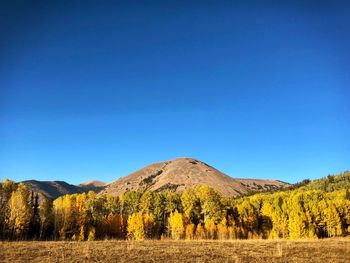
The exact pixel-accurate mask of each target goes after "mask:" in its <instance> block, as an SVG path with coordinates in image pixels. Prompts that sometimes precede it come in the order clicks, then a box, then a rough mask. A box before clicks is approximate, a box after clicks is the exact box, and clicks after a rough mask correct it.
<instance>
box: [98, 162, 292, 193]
mask: <svg viewBox="0 0 350 263" xmlns="http://www.w3.org/2000/svg"><path fill="white" fill-rule="evenodd" d="M200 185H208V186H210V187H212V188H214V189H217V190H218V191H220V192H221V193H222V194H223V195H225V196H238V195H242V194H247V193H252V192H259V191H266V190H275V189H279V188H283V187H286V186H288V185H289V184H287V183H284V182H281V181H277V180H262V179H238V178H232V177H230V176H228V175H226V174H224V173H222V172H220V171H219V170H217V169H215V168H214V167H212V166H210V165H208V164H206V163H204V162H201V161H198V160H195V159H192V158H177V159H174V160H170V161H166V162H159V163H154V164H151V165H148V166H146V167H144V168H142V169H140V170H138V171H136V172H134V173H132V174H130V175H128V176H126V177H123V178H120V179H118V180H116V181H115V182H113V183H110V184H108V185H107V186H106V188H105V189H104V190H102V191H101V192H100V193H101V194H110V195H113V196H118V195H121V194H123V193H125V192H126V191H130V190H135V191H136V190H138V191H144V190H153V191H162V190H172V191H176V192H181V191H183V190H185V189H187V188H192V187H196V186H200Z"/></svg>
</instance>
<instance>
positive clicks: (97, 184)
mask: <svg viewBox="0 0 350 263" xmlns="http://www.w3.org/2000/svg"><path fill="white" fill-rule="evenodd" d="M105 185H106V183H105V182H101V181H97V180H91V181H87V182H84V183H81V184H79V185H78V186H79V187H80V188H82V189H84V190H85V191H95V192H99V191H101V190H102V189H103V188H104V187H105Z"/></svg>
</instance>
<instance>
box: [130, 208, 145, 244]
mask: <svg viewBox="0 0 350 263" xmlns="http://www.w3.org/2000/svg"><path fill="white" fill-rule="evenodd" d="M128 238H129V239H135V240H143V239H145V229H144V223H143V216H142V213H141V212H138V213H133V214H131V215H130V216H129V218H128Z"/></svg>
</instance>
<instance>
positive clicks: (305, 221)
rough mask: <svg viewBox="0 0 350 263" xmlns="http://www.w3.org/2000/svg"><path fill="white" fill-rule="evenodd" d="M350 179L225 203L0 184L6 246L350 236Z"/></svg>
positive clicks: (196, 195) (199, 195) (205, 192)
mask: <svg viewBox="0 0 350 263" xmlns="http://www.w3.org/2000/svg"><path fill="white" fill-rule="evenodd" d="M349 188H350V173H349V172H345V173H342V174H339V175H335V176H328V177H326V178H323V179H319V180H315V181H312V182H309V181H307V182H304V183H303V184H300V185H299V186H297V187H296V186H295V187H294V189H293V188H291V189H287V190H281V191H277V192H272V193H259V194H254V195H251V196H245V197H239V198H234V197H223V196H222V195H221V194H220V193H219V192H217V191H216V190H214V189H212V188H210V187H208V186H200V187H196V188H191V189H187V190H185V191H184V192H183V193H181V194H179V193H175V192H170V191H165V192H151V191H145V192H142V193H141V192H135V191H131V192H126V193H125V194H123V195H121V196H119V197H112V196H108V195H99V194H96V193H95V192H92V191H90V192H88V193H82V194H73V195H65V196H61V197H59V198H57V199H56V200H54V201H52V200H50V199H48V198H45V197H42V196H40V195H39V194H38V193H34V192H32V191H30V190H29V189H28V188H27V187H26V186H25V185H24V184H23V183H19V184H16V183H14V182H13V181H10V180H5V181H4V182H3V183H1V184H0V238H1V239H3V240H32V239H34V240H39V239H40V240H81V241H82V240H95V239H106V238H108V239H109V238H115V239H136V240H142V239H168V238H169V239H170V238H171V239H176V240H178V239H220V240H226V239H267V238H288V239H299V238H325V237H337V236H344V235H348V234H349V232H350V193H349Z"/></svg>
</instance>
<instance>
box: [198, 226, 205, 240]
mask: <svg viewBox="0 0 350 263" xmlns="http://www.w3.org/2000/svg"><path fill="white" fill-rule="evenodd" d="M196 239H199V240H201V239H205V232H204V228H203V226H202V224H201V223H198V225H197V227H196Z"/></svg>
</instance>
